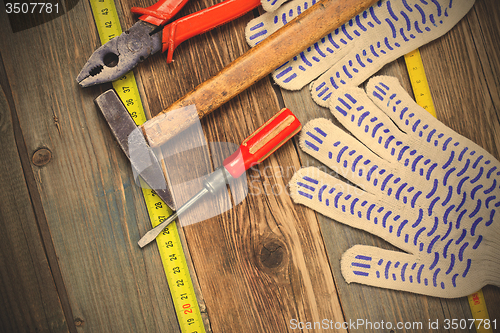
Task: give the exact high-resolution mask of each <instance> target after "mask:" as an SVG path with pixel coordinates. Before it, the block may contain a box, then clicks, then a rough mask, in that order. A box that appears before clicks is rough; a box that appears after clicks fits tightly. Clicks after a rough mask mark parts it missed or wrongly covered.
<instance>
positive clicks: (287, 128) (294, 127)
mask: <svg viewBox="0 0 500 333" xmlns="http://www.w3.org/2000/svg"><path fill="white" fill-rule="evenodd" d="M301 128H302V124H301V123H300V121H299V120H298V119H297V117H296V116H295V115H294V114H293V113H292V111H290V110H289V109H287V108H284V109H282V110H281V111H279V112H278V113H277V114H276V115H275V116H274V117H272V118H271V119H269V120H268V121H267V122H266V123H265V124H264V125H262V126H261V127H259V128H258V129H257V130H256V131H255V132H253V133H252V134H250V136H249V137H248V138H246V139H245V141H243V143H242V144H241V145H240V148H239V149H238V150H237V151H236V152H235V153H233V154H232V155H231V156H229V157H228V158H226V159H225V160H224V162H223V164H224V167H225V168H226V170H227V171H228V172H229V173H230V174H231V176H233V177H234V178H238V177H239V176H241V175H242V174H243V173H244V172H245V171H246V170H248V169H249V168H251V167H252V166H254V165H256V164H259V163H260V162H262V161H264V160H265V159H266V158H267V157H268V156H269V155H271V154H272V153H273V152H274V151H275V150H276V149H278V148H279V147H281V146H282V145H283V144H285V142H287V141H288V140H289V139H290V138H291V137H293V136H294V135H295V134H297V133H298V132H299V131H300V129H301Z"/></svg>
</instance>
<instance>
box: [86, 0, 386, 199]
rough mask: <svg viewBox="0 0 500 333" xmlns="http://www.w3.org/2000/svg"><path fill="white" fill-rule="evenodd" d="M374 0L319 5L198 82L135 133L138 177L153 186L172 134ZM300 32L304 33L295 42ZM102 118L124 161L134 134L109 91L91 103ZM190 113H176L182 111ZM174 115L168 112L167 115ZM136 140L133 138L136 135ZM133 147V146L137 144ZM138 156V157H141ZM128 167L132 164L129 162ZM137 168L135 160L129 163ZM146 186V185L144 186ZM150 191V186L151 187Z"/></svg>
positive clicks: (331, 0)
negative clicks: (141, 165)
mask: <svg viewBox="0 0 500 333" xmlns="http://www.w3.org/2000/svg"><path fill="white" fill-rule="evenodd" d="M375 1H376V0H321V1H319V2H318V3H316V4H315V5H313V6H312V7H310V8H309V9H308V10H306V11H304V12H303V13H302V14H301V15H299V16H298V17H296V18H295V19H294V20H292V21H290V22H289V23H288V24H287V25H285V26H284V27H282V28H281V29H279V30H278V31H276V32H275V33H274V34H272V35H271V36H269V37H268V38H266V39H265V40H264V41H262V42H260V43H259V44H258V45H257V46H255V47H254V48H252V49H250V50H249V51H247V52H246V53H245V54H243V55H242V56H240V57H239V58H238V59H236V60H234V61H233V62H232V63H231V64H229V65H228V66H226V67H225V68H224V69H222V70H221V71H220V72H219V73H218V74H216V75H215V76H214V77H212V78H211V79H209V80H207V81H205V82H203V83H202V84H200V85H199V86H198V87H196V88H195V89H194V90H192V91H191V92H189V93H188V94H187V95H185V96H184V97H182V98H181V99H179V100H178V101H177V102H175V103H173V104H172V105H171V106H170V107H168V108H167V109H165V110H163V111H162V112H161V113H159V114H158V115H157V116H155V117H154V118H152V119H150V120H148V121H146V122H145V123H144V124H143V125H141V126H140V127H139V130H138V131H139V132H140V133H142V135H139V137H137V138H136V141H135V142H136V144H135V145H134V146H137V147H142V148H140V149H139V150H141V152H140V153H141V154H143V155H144V156H145V157H146V159H147V160H148V166H150V165H151V166H152V167H149V168H147V169H148V170H147V172H146V173H145V174H143V173H141V176H143V178H144V179H145V180H146V182H147V183H150V181H148V180H153V182H154V183H157V180H158V179H159V178H161V179H163V177H161V176H159V175H160V174H161V171H160V170H161V166H160V164H159V162H158V161H157V160H156V157H155V155H154V153H153V152H152V151H151V148H155V147H159V146H161V145H162V144H164V143H165V142H167V141H168V140H170V139H171V138H173V137H174V136H175V135H177V134H178V133H180V132H182V131H184V130H185V129H187V128H188V127H190V126H191V125H193V124H194V123H195V122H197V121H198V120H199V119H201V118H203V117H204V116H206V115H208V114H209V113H211V112H212V111H214V110H215V109H217V108H218V107H219V106H221V105H222V104H224V103H225V102H227V101H229V100H230V99H232V98H233V97H235V96H236V95H238V94H239V93H240V92H242V91H244V90H245V89H247V88H248V87H250V86H251V85H253V84H254V83H255V82H257V81H258V80H260V79H262V78H264V77H265V76H267V75H268V74H269V73H271V72H272V71H273V70H274V69H276V68H278V67H279V66H280V65H282V64H283V63H284V62H286V61H287V60H289V59H291V58H292V57H294V56H295V55H297V54H298V53H300V52H301V51H302V50H304V49H306V48H307V47H309V46H310V45H311V44H313V43H315V42H317V41H318V40H319V39H320V38H322V37H324V36H325V35H326V34H328V33H330V32H331V31H333V30H335V29H337V28H339V27H340V26H341V25H342V24H344V23H345V22H347V21H348V20H349V19H351V18H352V17H354V16H355V15H357V14H359V13H361V12H362V11H364V10H366V9H367V8H369V7H370V6H372V5H373V4H374V3H375ZM302 31H308V32H310V33H309V34H308V35H307V36H306V37H305V38H303V39H298V38H297V36H300V35H301V32H302ZM95 103H96V105H97V106H98V108H99V109H100V110H101V112H102V113H103V114H104V117H105V118H106V120H107V122H108V124H109V125H110V127H111V129H112V131H113V134H114V135H115V137H116V138H117V140H118V142H119V143H120V145H121V147H122V148H123V150H124V152H125V154H126V155H127V156H128V157H129V158H130V152H129V146H128V140H129V139H130V135H131V133H134V134H137V132H138V131H136V129H137V128H136V127H135V125H134V124H133V122H131V119H128V118H130V117H129V116H128V114H127V113H126V109H125V108H124V107H123V105H121V102H120V100H119V98H118V96H117V95H116V92H114V90H109V91H107V92H105V93H103V94H102V95H100V96H99V97H97V98H96V100H95ZM193 105H194V106H195V108H196V112H178V111H179V110H183V109H186V110H188V109H190V110H192V106H193ZM174 110H175V111H176V112H171V111H174ZM136 136H137V135H136ZM137 142H139V143H137ZM143 150H144V151H143ZM132 162H133V163H134V161H132ZM135 162H136V163H137V159H136V161H135ZM150 185H151V184H150ZM151 187H152V188H156V187H155V186H151ZM156 192H157V194H158V195H159V197H160V198H162V199H163V201H164V202H165V203H166V204H167V205H168V206H170V207H172V208H174V204H173V199H172V195H171V193H170V189H169V187H168V185H167V186H165V187H163V188H161V189H156Z"/></svg>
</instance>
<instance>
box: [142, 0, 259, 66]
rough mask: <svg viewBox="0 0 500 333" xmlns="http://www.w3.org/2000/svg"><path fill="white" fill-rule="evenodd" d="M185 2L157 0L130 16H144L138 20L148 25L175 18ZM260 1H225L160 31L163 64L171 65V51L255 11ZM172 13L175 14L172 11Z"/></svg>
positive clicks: (181, 0) (182, 0)
mask: <svg viewBox="0 0 500 333" xmlns="http://www.w3.org/2000/svg"><path fill="white" fill-rule="evenodd" d="M187 1H188V0H160V1H159V2H157V3H156V4H154V5H153V6H151V7H148V8H137V7H133V8H132V12H133V13H139V14H146V15H143V16H141V17H139V19H141V20H143V21H146V22H148V23H151V24H156V23H154V22H160V21H161V22H166V21H168V19H169V18H170V17H172V16H173V15H175V13H177V12H178V11H179V10H180V8H181V7H182V6H184V4H185V3H186V2H187ZM259 5H260V0H226V1H223V2H221V3H218V4H216V5H213V6H211V7H208V8H206V9H203V10H200V11H198V12H195V13H193V14H190V15H187V16H185V17H182V18H180V19H178V20H176V21H174V22H172V23H170V24H168V25H166V26H165V28H163V35H162V43H163V49H162V52H165V51H166V50H167V49H168V53H167V63H171V62H172V57H173V54H174V50H175V48H176V47H177V46H178V45H179V44H180V43H182V42H183V41H185V40H186V39H189V38H191V37H193V36H196V35H199V34H202V33H204V32H207V31H209V30H212V29H214V28H216V27H218V26H220V25H223V24H225V23H227V22H230V21H232V20H234V19H236V18H238V17H240V16H242V15H244V14H246V13H248V12H249V11H250V10H252V9H254V8H256V7H257V6H259ZM174 11H175V12H174Z"/></svg>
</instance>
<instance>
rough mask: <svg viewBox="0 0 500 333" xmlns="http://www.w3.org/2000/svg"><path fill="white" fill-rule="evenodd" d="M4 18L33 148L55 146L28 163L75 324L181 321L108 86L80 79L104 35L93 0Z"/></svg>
mask: <svg viewBox="0 0 500 333" xmlns="http://www.w3.org/2000/svg"><path fill="white" fill-rule="evenodd" d="M0 21H1V22H2V23H1V26H2V27H1V29H2V36H3V38H2V41H1V42H0V45H1V50H2V57H3V61H4V65H5V68H6V72H7V77H8V84H9V87H10V89H11V90H12V96H13V100H14V104H15V107H16V112H17V115H18V117H19V122H20V128H21V130H22V134H23V136H24V140H25V142H26V148H27V154H29V156H31V155H32V154H33V152H34V151H36V150H37V149H38V148H40V147H46V148H48V149H49V150H50V151H51V152H52V159H51V161H50V162H49V163H48V164H47V165H45V166H43V167H37V166H35V165H31V166H29V167H30V168H32V172H33V173H34V174H35V179H36V184H35V186H36V188H34V189H33V190H34V191H37V192H38V193H39V196H40V198H41V203H42V206H43V209H44V212H45V215H46V217H47V222H48V226H49V229H50V231H51V235H52V241H53V243H54V247H55V251H56V253H57V257H58V260H59V261H58V263H59V267H60V270H61V272H62V275H63V280H64V284H65V287H66V290H67V295H66V297H67V298H68V299H69V302H70V304H71V310H72V318H70V320H71V321H70V322H68V325H70V326H72V327H73V328H75V327H76V329H79V330H80V331H87V332H132V331H135V332H157V331H170V332H175V331H178V330H179V329H178V324H177V319H176V316H175V313H174V312H173V305H172V301H171V297H170V293H169V291H168V285H167V283H166V280H165V274H164V272H163V269H162V264H161V261H160V259H159V257H158V256H146V255H145V253H144V252H143V251H140V249H139V248H138V246H137V244H136V240H137V239H139V235H140V234H141V233H142V232H141V233H140V232H139V228H138V224H140V225H141V226H142V228H143V229H142V231H144V229H145V228H146V225H147V223H149V222H148V217H147V214H146V208H145V206H144V203H143V201H142V198H141V194H140V189H139V188H138V187H137V186H135V184H134V180H133V178H132V174H131V171H130V166H129V165H128V162H127V161H126V160H125V158H124V156H123V154H122V152H121V151H120V149H119V147H118V146H117V144H116V143H115V141H114V139H113V137H112V136H111V134H110V132H109V130H108V128H107V125H106V124H105V123H104V121H103V119H102V118H101V117H100V115H99V114H98V111H97V110H96V108H95V106H94V105H93V99H94V98H95V97H96V96H97V95H98V94H99V93H101V92H102V91H103V90H102V88H100V87H98V88H96V89H89V90H83V89H81V88H80V87H79V86H78V84H77V83H76V81H75V78H76V75H77V74H78V72H79V71H80V68H81V66H82V65H83V64H84V63H85V62H86V59H87V58H88V56H89V54H91V53H92V52H93V49H95V48H96V47H97V45H98V41H97V34H96V30H95V28H94V25H93V24H94V23H93V21H92V18H91V13H90V7H89V3H88V2H86V1H81V2H79V3H78V5H77V6H76V7H75V8H74V9H73V10H71V11H70V12H69V13H67V14H66V15H62V16H60V17H59V18H56V19H54V20H52V21H50V22H48V23H45V24H43V25H39V26H37V27H35V28H32V29H29V30H25V31H21V32H17V33H15V34H13V33H11V32H9V26H8V20H7V18H6V16H5V13H4V12H2V18H1V20H0ZM89 27H92V29H89ZM32 50H36V52H32ZM27 223H28V222H27ZM32 223H34V222H32ZM32 227H33V226H32ZM34 227H36V225H35V226H34ZM42 253H43V252H42ZM47 287H49V286H47ZM27 303H28V304H29V301H28V302H27ZM28 314H29V313H28ZM28 314H27V315H28ZM50 329H51V328H50V327H49V326H47V327H45V328H44V329H43V330H44V331H50ZM76 329H75V330H74V331H76ZM20 331H23V330H22V329H21V330H20ZM24 331H27V332H29V331H30V330H29V328H28V329H26V330H24Z"/></svg>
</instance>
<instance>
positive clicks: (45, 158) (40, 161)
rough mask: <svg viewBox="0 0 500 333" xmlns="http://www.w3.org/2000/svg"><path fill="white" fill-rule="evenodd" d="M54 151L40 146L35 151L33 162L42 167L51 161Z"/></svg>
mask: <svg viewBox="0 0 500 333" xmlns="http://www.w3.org/2000/svg"><path fill="white" fill-rule="evenodd" d="M51 159H52V152H51V151H50V150H49V149H48V148H39V149H37V150H36V151H35V152H34V153H33V158H32V162H33V164H34V165H36V166H38V167H41V166H44V165H46V164H48V163H49V162H50V160H51Z"/></svg>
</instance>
